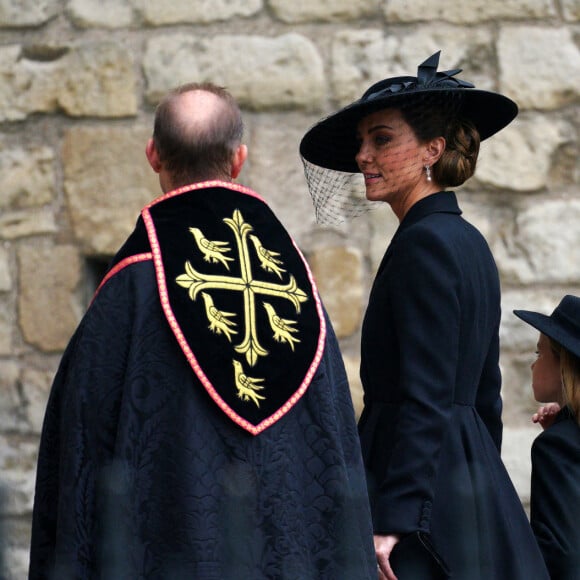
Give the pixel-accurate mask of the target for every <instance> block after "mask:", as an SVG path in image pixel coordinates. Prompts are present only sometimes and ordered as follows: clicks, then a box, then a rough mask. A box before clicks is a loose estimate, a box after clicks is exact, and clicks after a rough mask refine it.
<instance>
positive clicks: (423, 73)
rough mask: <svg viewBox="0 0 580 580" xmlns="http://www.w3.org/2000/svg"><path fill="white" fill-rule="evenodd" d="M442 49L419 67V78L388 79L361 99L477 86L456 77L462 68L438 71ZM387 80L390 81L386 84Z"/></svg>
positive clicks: (370, 99)
mask: <svg viewBox="0 0 580 580" xmlns="http://www.w3.org/2000/svg"><path fill="white" fill-rule="evenodd" d="M440 54H441V51H438V52H436V53H435V54H433V55H431V56H430V57H429V58H428V59H427V60H425V61H424V62H422V63H421V64H420V65H419V67H418V69H417V78H413V77H399V78H395V79H387V80H386V81H382V82H380V83H377V85H375V87H373V88H375V89H379V90H374V91H372V88H371V89H370V91H372V92H369V93H368V94H365V95H364V96H363V98H362V99H361V100H364V101H373V100H375V99H380V98H382V97H384V96H386V95H389V94H395V93H400V92H403V91H411V90H421V89H438V88H465V89H472V88H474V87H475V85H474V84H473V83H470V82H468V81H463V80H461V79H457V78H454V77H455V75H456V74H458V73H460V72H461V70H462V69H460V68H456V69H453V70H448V71H440V72H437V66H438V65H439V56H440ZM385 82H389V84H388V85H387V86H384V83H385Z"/></svg>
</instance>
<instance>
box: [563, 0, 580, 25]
mask: <svg viewBox="0 0 580 580" xmlns="http://www.w3.org/2000/svg"><path fill="white" fill-rule="evenodd" d="M560 5H561V6H562V12H563V13H564V18H565V19H566V20H568V21H569V22H579V21H580V2H578V0H560Z"/></svg>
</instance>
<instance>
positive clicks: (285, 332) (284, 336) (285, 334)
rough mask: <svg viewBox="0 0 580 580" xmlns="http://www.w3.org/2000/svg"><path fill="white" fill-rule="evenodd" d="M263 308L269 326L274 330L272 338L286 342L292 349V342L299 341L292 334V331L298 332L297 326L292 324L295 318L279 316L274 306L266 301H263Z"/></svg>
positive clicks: (294, 322)
mask: <svg viewBox="0 0 580 580" xmlns="http://www.w3.org/2000/svg"><path fill="white" fill-rule="evenodd" d="M263 304H264V308H265V309H266V313H267V314H268V320H269V321H270V327H271V328H272V331H273V332H274V340H276V341H278V342H287V343H288V344H289V345H290V348H291V349H292V350H294V343H296V342H300V341H299V340H298V339H297V338H294V337H293V336H292V333H293V332H298V329H297V328H294V327H293V325H294V324H296V321H295V320H288V319H287V318H280V317H279V316H278V315H277V314H276V311H275V310H274V307H273V306H272V305H271V304H269V303H268V302H264V303H263Z"/></svg>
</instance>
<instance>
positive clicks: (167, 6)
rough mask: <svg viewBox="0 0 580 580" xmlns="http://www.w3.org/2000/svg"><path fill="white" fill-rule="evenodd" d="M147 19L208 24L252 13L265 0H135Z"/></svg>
mask: <svg viewBox="0 0 580 580" xmlns="http://www.w3.org/2000/svg"><path fill="white" fill-rule="evenodd" d="M131 4H132V5H133V6H134V7H135V8H136V9H137V10H139V12H140V13H141V14H142V16H143V18H144V19H145V21H146V22H147V23H149V24H153V25H155V26H162V25H165V24H183V23H185V22H191V23H196V24H204V23H209V22H215V21H219V20H228V19H230V18H234V17H249V16H252V15H254V14H256V13H257V12H259V10H260V9H261V8H262V0H196V2H191V0H172V1H171V2H164V3H163V4H161V2H152V1H151V0H131Z"/></svg>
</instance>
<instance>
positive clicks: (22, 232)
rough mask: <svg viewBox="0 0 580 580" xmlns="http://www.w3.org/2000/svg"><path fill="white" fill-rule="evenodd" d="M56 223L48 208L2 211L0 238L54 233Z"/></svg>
mask: <svg viewBox="0 0 580 580" xmlns="http://www.w3.org/2000/svg"><path fill="white" fill-rule="evenodd" d="M56 232H57V225H56V221H55V216H54V214H53V212H52V211H51V210H50V209H49V208H46V209H39V208H32V209H29V210H15V211H4V210H3V211H2V212H1V213H0V239H5V240H13V239H16V238H21V237H25V236H31V235H35V234H54V233H56Z"/></svg>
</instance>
